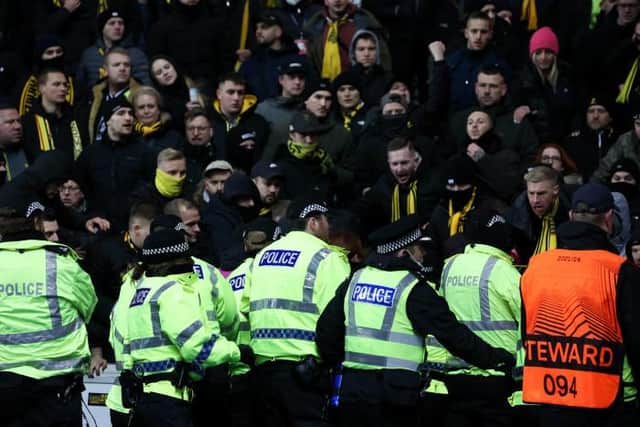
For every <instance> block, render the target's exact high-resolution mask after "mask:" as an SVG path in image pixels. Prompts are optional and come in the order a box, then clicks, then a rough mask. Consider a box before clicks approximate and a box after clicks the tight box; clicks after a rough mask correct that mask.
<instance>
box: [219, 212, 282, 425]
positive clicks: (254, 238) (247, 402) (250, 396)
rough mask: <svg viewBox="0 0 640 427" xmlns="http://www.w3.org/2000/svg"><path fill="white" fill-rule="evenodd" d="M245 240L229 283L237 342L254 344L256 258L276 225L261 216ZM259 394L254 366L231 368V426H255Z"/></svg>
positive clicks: (246, 230)
mask: <svg viewBox="0 0 640 427" xmlns="http://www.w3.org/2000/svg"><path fill="white" fill-rule="evenodd" d="M243 228H244V231H243V233H242V235H243V241H244V253H245V256H246V258H245V260H244V261H243V262H242V264H240V265H239V266H238V267H237V268H236V269H235V270H233V271H232V272H231V273H230V274H229V276H228V280H229V284H230V285H231V289H232V290H233V294H234V296H235V298H236V303H237V304H238V309H239V311H240V312H239V315H240V328H239V330H238V338H237V339H236V343H238V344H246V345H248V344H249V343H250V341H251V334H250V329H249V318H248V316H249V291H250V289H251V278H252V270H253V261H254V259H255V258H254V257H255V256H256V254H257V253H258V252H260V250H262V249H263V248H264V247H266V246H268V245H270V244H271V243H273V240H274V236H275V234H276V223H275V222H273V221H272V220H271V218H270V217H264V216H261V217H258V218H256V219H254V220H253V221H251V222H249V223H248V224H246V225H245V226H244V227H243ZM254 395H255V391H254V390H253V388H252V387H251V371H250V367H249V366H247V365H245V364H243V363H241V364H238V365H232V366H231V399H230V402H229V406H230V407H229V410H230V412H231V423H232V424H231V425H232V426H233V427H240V426H247V427H248V426H253V425H254V421H253V418H252V417H253V406H254Z"/></svg>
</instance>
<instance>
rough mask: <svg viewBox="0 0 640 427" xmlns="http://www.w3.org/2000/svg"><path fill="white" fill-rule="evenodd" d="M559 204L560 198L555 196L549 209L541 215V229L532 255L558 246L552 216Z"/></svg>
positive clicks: (554, 214)
mask: <svg viewBox="0 0 640 427" xmlns="http://www.w3.org/2000/svg"><path fill="white" fill-rule="evenodd" d="M559 205H560V199H559V198H558V197H556V199H555V200H554V201H553V205H552V206H551V211H549V212H547V213H546V214H545V215H544V216H543V217H542V230H541V231H540V237H538V243H536V248H535V250H534V251H533V254H534V255H537V254H539V253H542V252H546V251H548V250H551V249H555V248H557V247H558V239H557V236H556V224H555V222H554V220H553V219H554V217H555V216H556V213H557V212H558V206H559Z"/></svg>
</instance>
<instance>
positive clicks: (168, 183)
mask: <svg viewBox="0 0 640 427" xmlns="http://www.w3.org/2000/svg"><path fill="white" fill-rule="evenodd" d="M186 178H187V177H186V175H185V176H183V177H182V178H176V177H174V176H171V175H169V174H168V173H166V172H164V171H162V170H160V169H156V179H155V184H156V188H157V189H158V192H159V193H160V194H162V195H163V196H164V197H168V198H173V197H178V196H179V195H180V193H182V186H183V185H184V180H185V179H186Z"/></svg>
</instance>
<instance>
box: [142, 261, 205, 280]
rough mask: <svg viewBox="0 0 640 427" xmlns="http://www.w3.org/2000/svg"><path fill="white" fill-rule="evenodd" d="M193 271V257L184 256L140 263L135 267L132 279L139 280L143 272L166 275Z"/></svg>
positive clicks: (152, 275)
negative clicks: (159, 261)
mask: <svg viewBox="0 0 640 427" xmlns="http://www.w3.org/2000/svg"><path fill="white" fill-rule="evenodd" d="M192 271H193V259H192V258H191V257H190V256H183V257H180V258H176V259H172V260H171V261H164V262H161V263H159V264H144V263H138V264H136V265H135V266H134V267H133V271H132V272H131V280H138V279H140V278H141V277H142V275H143V274H146V275H147V277H164V276H168V275H169V274H178V273H189V272H192Z"/></svg>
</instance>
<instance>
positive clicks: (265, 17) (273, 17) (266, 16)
mask: <svg viewBox="0 0 640 427" xmlns="http://www.w3.org/2000/svg"><path fill="white" fill-rule="evenodd" d="M258 22H261V23H263V24H266V25H269V26H272V25H278V26H280V27H282V19H280V17H279V16H278V14H277V13H274V12H273V11H269V10H266V11H264V12H262V13H261V14H260V16H259V17H258V19H257V20H256V23H258Z"/></svg>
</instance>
